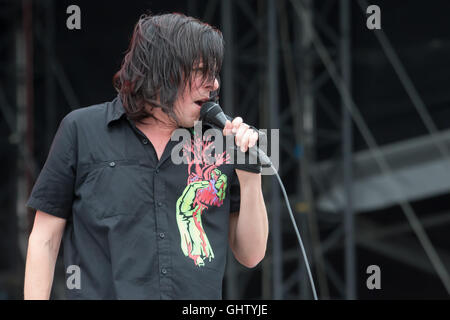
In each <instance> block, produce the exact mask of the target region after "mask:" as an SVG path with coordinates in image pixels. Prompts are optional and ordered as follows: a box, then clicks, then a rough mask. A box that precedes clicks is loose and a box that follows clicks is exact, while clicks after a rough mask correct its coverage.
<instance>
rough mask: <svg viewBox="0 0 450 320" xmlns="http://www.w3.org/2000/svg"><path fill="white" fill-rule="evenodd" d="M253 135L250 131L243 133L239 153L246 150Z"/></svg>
mask: <svg viewBox="0 0 450 320" xmlns="http://www.w3.org/2000/svg"><path fill="white" fill-rule="evenodd" d="M252 134H253V132H252V130H247V131H245V132H244V134H243V136H242V139H241V151H242V152H246V151H247V150H248V141H249V139H250V136H251V135H252Z"/></svg>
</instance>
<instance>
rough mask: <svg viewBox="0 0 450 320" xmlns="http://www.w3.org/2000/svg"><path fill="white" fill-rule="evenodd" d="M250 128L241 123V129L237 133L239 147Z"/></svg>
mask: <svg viewBox="0 0 450 320" xmlns="http://www.w3.org/2000/svg"><path fill="white" fill-rule="evenodd" d="M248 128H249V127H248V125H247V124H245V123H241V125H240V126H239V129H238V130H237V132H236V144H237V145H238V146H241V139H242V136H243V135H244V133H245V131H247V129H248Z"/></svg>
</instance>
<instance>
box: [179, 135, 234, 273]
mask: <svg viewBox="0 0 450 320" xmlns="http://www.w3.org/2000/svg"><path fill="white" fill-rule="evenodd" d="M212 148H213V142H211V141H205V142H203V141H202V140H201V139H199V138H197V139H193V140H192V142H191V144H190V145H189V144H185V145H184V147H183V149H184V152H185V156H186V157H187V160H188V180H187V186H186V188H185V189H184V191H183V193H182V194H181V196H180V197H179V198H178V200H177V204H176V209H177V212H176V215H177V216H176V218H177V224H178V229H179V231H180V240H181V250H182V251H183V253H184V255H185V256H186V257H188V258H190V259H192V260H193V262H194V264H195V265H196V266H198V267H202V266H204V265H205V261H206V260H207V259H208V261H209V262H211V260H212V259H213V258H214V251H213V248H212V247H211V244H210V243H209V240H208V237H207V235H206V233H205V230H204V229H203V225H202V215H203V214H205V212H206V211H207V210H208V208H209V207H211V206H216V207H220V206H221V205H222V204H223V200H224V199H225V196H226V194H225V192H226V188H227V176H226V175H225V174H224V173H222V172H221V171H220V170H219V169H217V168H218V167H219V166H220V165H222V164H225V163H229V158H230V156H229V155H228V154H227V153H226V152H225V151H224V152H223V153H222V154H216V155H215V162H214V163H208V160H209V158H208V157H207V155H210V154H211V149H212Z"/></svg>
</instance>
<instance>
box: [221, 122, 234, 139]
mask: <svg viewBox="0 0 450 320" xmlns="http://www.w3.org/2000/svg"><path fill="white" fill-rule="evenodd" d="M232 129H233V125H232V124H231V121H230V120H227V121H226V122H225V127H224V128H223V135H224V136H227V135H229V134H231V133H232Z"/></svg>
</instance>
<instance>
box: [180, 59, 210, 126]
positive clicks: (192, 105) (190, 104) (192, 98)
mask: <svg viewBox="0 0 450 320" xmlns="http://www.w3.org/2000/svg"><path fill="white" fill-rule="evenodd" d="M201 67H202V65H199V66H198V67H196V68H194V72H193V73H192V80H191V86H190V87H189V85H186V87H185V89H184V92H183V93H182V94H181V95H180V96H179V97H178V98H177V100H176V101H175V104H174V112H175V114H176V116H177V118H178V121H179V125H180V126H182V127H185V128H190V127H193V126H194V122H195V121H197V120H198V119H199V118H200V108H201V104H202V103H203V102H205V101H206V100H208V99H209V96H210V92H211V91H215V90H217V89H219V82H218V81H217V79H214V80H206V81H205V80H204V77H203V74H202V72H201V71H200V69H201Z"/></svg>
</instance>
